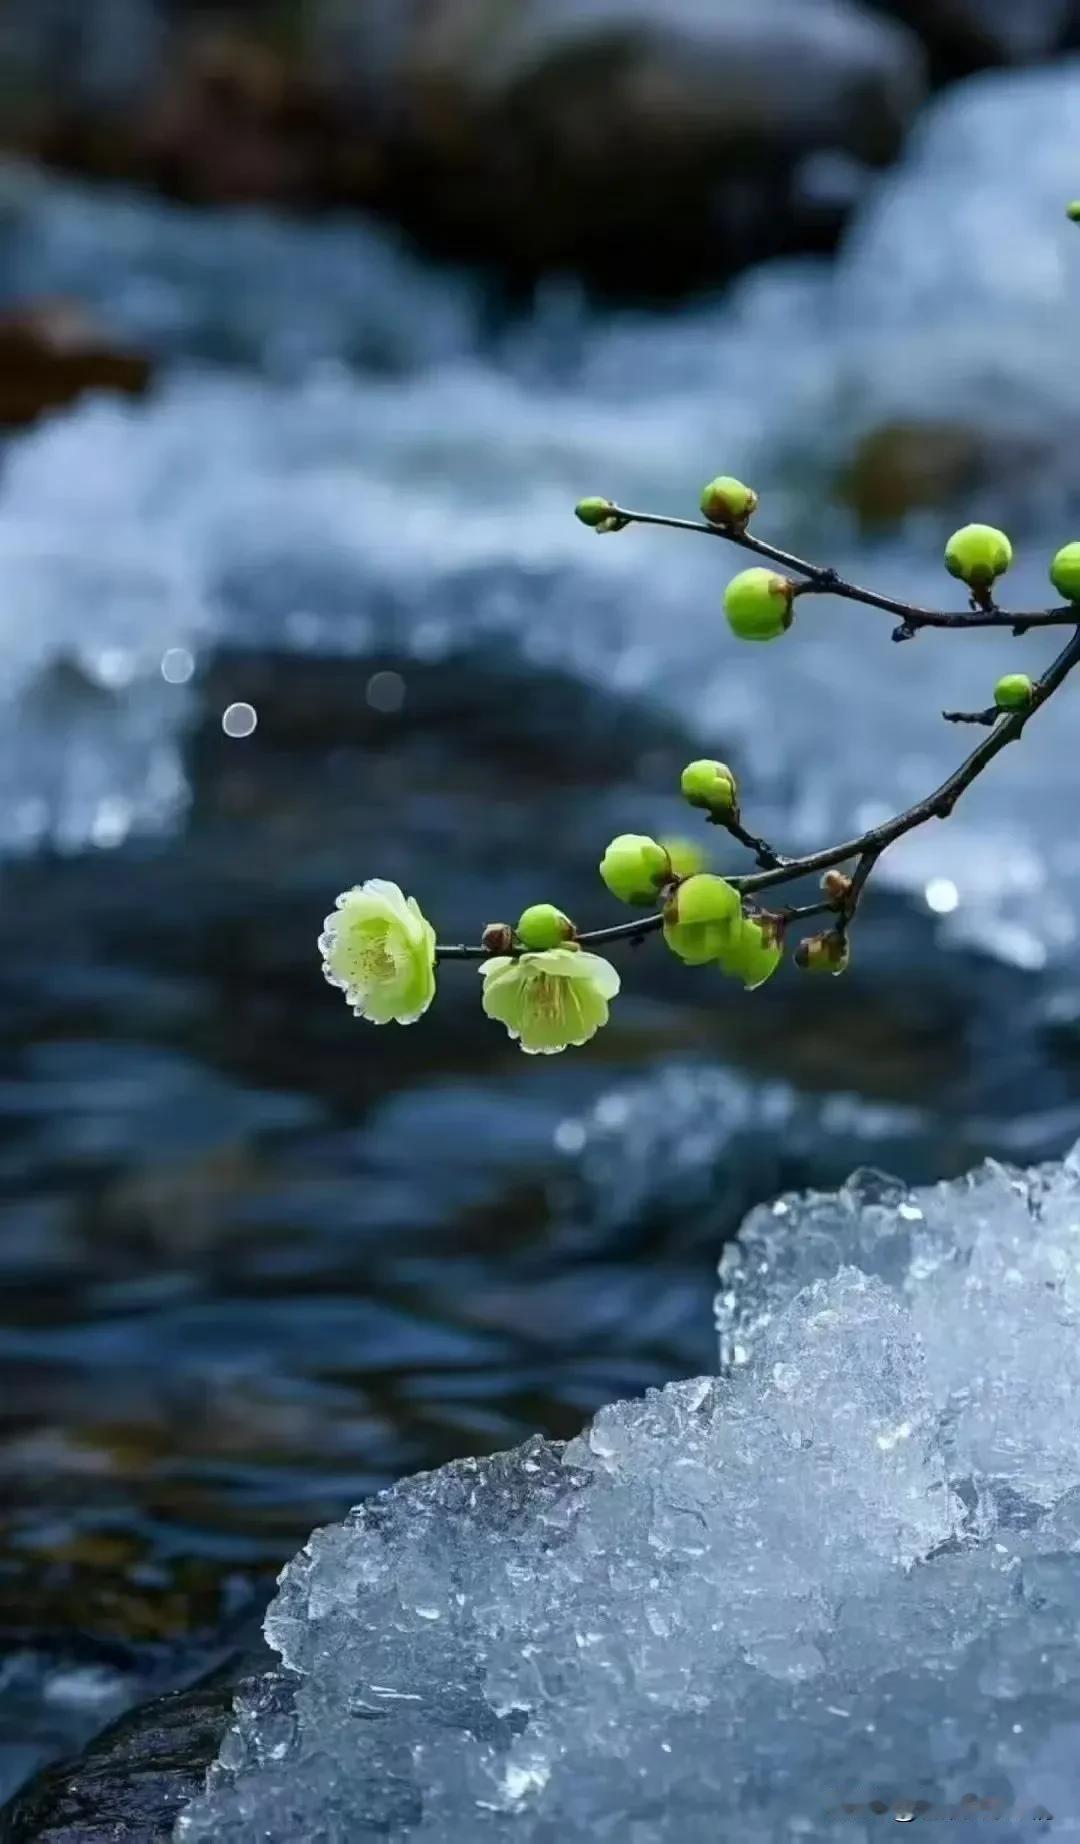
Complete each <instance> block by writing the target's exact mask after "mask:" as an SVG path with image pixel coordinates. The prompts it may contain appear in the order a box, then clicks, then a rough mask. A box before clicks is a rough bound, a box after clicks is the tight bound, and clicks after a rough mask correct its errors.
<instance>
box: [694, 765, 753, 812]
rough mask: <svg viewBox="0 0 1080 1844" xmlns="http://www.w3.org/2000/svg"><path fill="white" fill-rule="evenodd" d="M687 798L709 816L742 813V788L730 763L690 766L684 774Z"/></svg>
mask: <svg viewBox="0 0 1080 1844" xmlns="http://www.w3.org/2000/svg"><path fill="white" fill-rule="evenodd" d="M682 791H683V798H684V799H685V800H688V801H689V802H690V805H691V806H692V807H703V808H704V809H705V812H706V813H716V814H723V813H738V811H739V786H738V783H737V781H736V780H735V777H734V775H733V774H732V772H731V770H730V768H729V767H728V765H727V763H726V762H705V761H702V762H688V763H687V765H686V767H685V768H684V769H683V772H682Z"/></svg>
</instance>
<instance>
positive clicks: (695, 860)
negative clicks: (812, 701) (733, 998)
mask: <svg viewBox="0 0 1080 1844" xmlns="http://www.w3.org/2000/svg"><path fill="white" fill-rule="evenodd" d="M1068 215H1069V217H1070V218H1072V219H1073V220H1074V221H1076V222H1080V201H1077V202H1076V203H1074V204H1072V205H1070V206H1069V207H1068ZM758 503H759V502H758V495H757V493H756V492H755V490H754V489H753V487H749V486H747V485H746V483H745V482H744V481H742V480H739V479H737V478H736V477H735V475H733V474H718V475H717V476H716V477H715V478H714V479H712V480H710V481H709V482H708V484H707V485H706V486H705V487H704V488H703V489H702V492H701V496H700V508H701V513H702V515H703V517H704V519H705V521H706V524H705V526H704V527H702V526H700V525H695V526H693V529H696V530H707V531H710V532H712V533H713V534H715V535H717V536H719V537H723V538H727V539H730V540H731V541H732V542H733V543H734V544H736V545H739V546H740V547H741V548H743V549H744V550H749V551H751V552H753V553H754V554H755V555H756V556H757V557H758V558H759V559H762V558H763V559H765V560H766V562H765V563H762V562H759V563H757V564H755V565H753V566H752V567H751V568H749V569H746V570H742V571H740V572H739V573H738V575H736V576H734V577H733V578H732V579H731V581H730V582H729V583H728V584H727V587H726V589H725V590H724V597H723V603H724V612H725V615H726V617H727V622H728V626H729V627H730V629H731V632H732V634H733V635H734V636H735V637H736V639H738V640H742V641H749V642H754V643H756V644H760V643H761V642H764V641H772V640H778V639H780V637H781V636H782V635H784V634H786V633H788V632H789V631H790V629H791V628H792V626H793V624H794V619H795V602H796V599H797V598H798V597H800V596H803V595H806V594H808V593H822V592H826V591H828V590H833V591H836V592H838V593H840V594H843V595H845V596H847V597H848V598H849V599H850V600H854V601H863V602H866V603H870V604H872V605H875V606H877V607H879V608H884V609H886V610H887V611H889V612H901V613H902V621H901V626H900V627H899V628H898V629H897V630H896V634H895V637H896V638H898V639H906V638H908V637H909V636H910V635H912V634H914V633H915V632H916V630H917V629H918V628H919V627H920V626H957V625H962V624H963V619H964V618H960V617H956V616H951V615H938V614H934V613H931V612H929V611H926V610H923V609H916V608H908V607H907V606H906V605H905V604H898V603H897V602H895V601H894V600H892V599H888V598H884V597H881V596H874V595H871V594H870V593H869V592H867V591H862V590H860V589H858V588H857V587H856V586H855V585H854V584H852V583H845V582H844V581H843V580H842V579H841V578H840V577H839V576H838V574H837V573H836V572H835V571H833V570H823V569H821V568H819V567H817V566H814V565H811V564H805V563H802V562H800V560H799V559H797V558H794V557H792V556H791V555H790V554H789V553H788V552H786V551H782V550H778V549H776V548H775V547H774V546H772V545H769V544H767V543H765V542H764V541H763V540H761V539H759V538H758V537H757V536H756V535H753V534H751V532H750V524H751V521H752V519H753V517H754V515H755V513H756V512H757V510H758ZM576 511H577V517H578V519H579V520H580V521H581V523H582V524H583V525H586V526H587V527H589V529H590V530H592V531H595V532H598V533H600V534H601V535H606V534H610V533H612V532H620V531H623V530H625V529H626V527H627V526H629V525H632V524H634V523H646V524H654V525H673V526H677V527H685V526H687V525H688V524H689V523H690V522H689V521H687V520H684V519H672V518H667V517H664V516H659V515H650V514H645V513H633V512H627V511H625V510H624V509H623V508H622V507H620V506H619V505H617V504H616V502H615V501H614V500H611V499H605V498H599V497H593V498H589V499H583V500H581V501H580V502H579V503H578V506H577V508H576ZM1012 561H1013V547H1012V544H1011V542H1010V540H1009V538H1008V537H1007V536H1006V534H1005V533H1004V532H1003V531H999V530H998V529H997V528H996V527H995V526H993V525H980V524H971V525H964V526H963V527H961V529H960V530H959V531H956V532H954V533H953V535H952V537H951V538H950V539H949V541H948V543H947V545H946V547H945V567H946V569H947V570H948V571H949V573H950V575H952V576H953V577H955V578H956V579H957V580H958V581H960V582H962V583H963V584H965V585H966V587H967V589H968V590H969V592H970V596H971V601H972V604H973V605H974V608H975V609H976V610H977V611H978V610H981V611H984V613H983V614H982V616H981V618H980V619H979V620H978V622H977V623H976V624H977V625H979V626H999V625H1000V626H1009V625H1012V626H1013V627H1014V628H1015V630H1016V631H1017V632H1023V631H1025V630H1026V628H1027V627H1029V626H1032V625H1035V624H1038V625H1044V624H1053V625H1072V624H1073V611H1075V624H1074V625H1075V628H1076V633H1075V636H1074V639H1073V641H1072V642H1071V643H1070V646H1069V647H1067V648H1066V649H1065V651H1064V653H1063V654H1062V655H1060V657H1059V659H1058V660H1057V661H1056V662H1055V663H1054V665H1053V666H1052V667H1051V668H1050V669H1049V671H1048V672H1047V674H1046V675H1045V676H1044V678H1043V679H1042V680H1040V681H1038V682H1035V681H1033V680H1032V679H1030V678H1029V677H1028V676H1027V675H1026V674H1025V673H1007V674H1006V675H1005V676H1004V677H1003V678H1001V679H999V680H998V682H997V685H996V686H995V688H994V702H993V705H992V707H991V708H990V710H988V711H983V712H976V713H952V714H951V715H952V716H953V717H954V718H955V719H956V720H957V721H960V722H974V723H984V724H988V725H991V726H994V725H998V722H999V719H1001V718H1004V719H1007V720H1008V721H1007V722H1004V723H1002V724H1001V725H1000V727H999V735H998V738H997V740H996V741H993V740H992V741H991V743H990V745H989V746H986V745H984V746H983V747H982V748H980V750H977V751H975V752H974V753H973V754H972V756H971V757H969V759H968V762H967V763H965V764H964V765H962V768H961V769H960V770H959V771H958V772H957V774H955V775H954V776H953V777H951V778H950V781H949V782H948V783H946V784H945V785H944V787H943V788H942V789H939V790H938V795H937V796H935V797H931V798H930V799H929V800H927V801H926V802H925V803H923V804H922V806H921V807H920V808H919V809H914V808H913V809H910V810H909V811H908V812H907V813H905V814H901V815H900V816H898V819H897V820H896V821H894V822H892V823H891V825H890V827H889V828H888V829H885V830H883V829H881V828H878V829H877V830H876V831H874V832H870V833H867V834H865V835H864V837H863V839H862V840H860V841H856V842H855V846H854V847H851V846H846V847H843V848H840V850H839V851H837V852H836V853H834V854H820V853H819V854H817V855H816V859H814V858H811V859H805V860H803V861H801V862H800V861H798V860H792V859H780V858H779V857H778V856H777V854H776V853H775V852H773V851H772V849H771V847H768V846H766V845H765V844H764V842H763V841H761V840H758V839H755V838H754V837H753V836H752V835H751V834H749V833H747V832H745V831H744V829H743V826H742V821H741V818H740V803H739V787H738V783H737V781H736V778H735V776H734V774H733V773H732V771H731V769H730V768H729V767H728V766H727V764H726V763H725V762H720V761H716V760H714V759H712V758H705V757H702V758H700V759H698V760H695V761H693V762H690V763H688V764H687V766H686V767H685V768H684V770H683V772H682V777H681V790H682V794H683V797H684V799H685V800H686V802H687V804H688V805H689V806H690V807H692V808H694V809H695V810H696V811H698V812H699V813H703V814H704V815H705V817H706V819H707V820H708V821H709V823H710V824H711V825H714V826H717V827H720V828H722V829H726V830H727V831H728V832H729V833H730V834H732V835H733V836H734V837H735V838H736V839H737V840H739V841H740V842H741V843H742V844H743V845H744V846H748V847H750V848H751V849H752V850H753V851H754V852H755V853H756V856H757V861H758V864H759V865H761V866H763V867H764V868H765V870H766V871H767V873H768V874H767V875H766V876H765V877H761V878H758V879H756V880H755V879H749V878H744V879H728V878H725V877H723V876H721V875H718V874H717V873H714V872H713V871H711V870H709V869H708V868H707V865H706V861H705V859H704V857H703V855H702V854H701V852H700V851H699V849H698V848H697V847H696V846H694V845H692V844H688V843H687V842H686V841H685V840H678V841H673V840H667V841H664V840H659V839H653V838H651V837H649V836H647V835H645V834H642V833H621V834H620V835H619V837H618V838H616V839H612V841H611V843H610V844H609V845H608V847H607V850H606V851H605V852H604V855H603V858H602V859H601V861H600V866H599V869H600V876H601V879H602V881H603V883H604V885H605V886H606V888H607V890H608V891H609V892H610V894H611V895H612V896H613V897H615V898H616V899H617V900H618V901H619V902H621V903H625V904H629V905H630V906H631V907H636V908H642V909H647V910H650V911H652V913H651V914H650V915H649V916H648V917H647V918H645V919H644V920H642V921H641V922H640V923H637V922H635V923H633V924H629V925H626V926H618V927H615V928H609V929H604V930H602V931H600V932H599V933H598V934H593V935H589V934H584V935H583V934H581V933H580V932H579V930H578V928H577V927H576V925H575V923H574V922H573V921H572V920H571V918H570V917H569V916H567V915H566V914H565V913H564V912H563V911H562V910H561V909H557V908H556V907H555V906H554V904H552V903H534V904H532V905H531V906H530V907H529V908H527V909H526V910H524V912H523V913H522V915H521V916H520V917H519V919H518V921H517V924H516V926H512V925H511V924H510V923H506V922H493V923H491V924H489V926H488V927H487V928H486V929H485V930H484V933H483V938H482V945H481V947H480V948H479V949H476V948H469V947H464V946H463V947H460V948H445V949H440V948H438V947H437V945H436V939H435V932H434V930H433V928H432V927H431V924H430V923H429V922H428V920H427V918H426V917H425V916H424V915H423V914H422V913H421V911H420V909H419V908H418V906H417V904H416V902H415V900H414V899H413V898H411V897H406V896H405V895H404V894H403V892H402V891H401V890H400V889H399V888H398V886H397V885H396V884H391V883H386V882H383V881H381V880H379V879H371V880H369V881H368V882H367V883H365V884H362V885H358V886H356V887H355V888H353V889H352V890H347V891H345V892H344V894H343V895H341V896H340V897H339V898H338V899H337V907H336V909H335V910H334V912H333V914H331V915H330V916H328V917H327V918H326V922H325V924H324V928H323V933H322V935H321V936H320V939H319V946H320V949H321V952H322V957H323V971H324V973H325V975H326V978H327V979H328V980H329V981H330V982H331V984H332V985H335V986H338V987H340V988H341V990H342V991H343V992H344V994H345V997H346V999H347V1001H348V1003H349V1004H350V1006H351V1007H352V1009H353V1011H354V1013H355V1014H356V1016H357V1017H360V1018H365V1019H367V1020H369V1021H370V1022H371V1023H373V1024H387V1023H389V1022H390V1021H391V1020H393V1021H396V1022H397V1023H399V1024H412V1023H414V1022H415V1021H416V1020H417V1019H418V1018H420V1017H421V1016H422V1015H423V1014H424V1013H425V1012H426V1011H427V1009H428V1007H429V1006H430V1005H431V1003H432V1001H433V999H434V997H435V985H436V981H435V968H436V964H437V962H438V960H439V958H440V957H442V958H453V959H465V960H469V959H477V960H479V961H480V963H481V964H480V968H479V971H480V976H481V979H482V981H483V992H482V1004H483V1009H484V1011H485V1012H486V1013H487V1015H488V1016H489V1017H490V1018H492V1019H494V1020H496V1021H498V1022H499V1023H501V1024H502V1025H503V1026H504V1027H505V1028H506V1030H507V1031H508V1033H509V1035H510V1036H511V1038H513V1039H514V1040H516V1041H517V1042H518V1043H520V1045H521V1047H522V1049H523V1050H525V1051H527V1052H528V1053H529V1054H533V1055H551V1054H554V1053H555V1052H557V1051H560V1050H564V1049H566V1048H567V1046H568V1045H570V1044H583V1043H587V1042H588V1041H589V1039H590V1038H592V1037H593V1036H595V1034H596V1032H597V1031H598V1030H600V1028H601V1027H602V1026H603V1025H604V1024H606V1023H607V1019H608V1013H609V1007H610V1004H611V1002H612V1000H613V999H614V998H616V997H617V995H618V993H619V989H620V982H619V976H618V974H617V973H616V971H615V969H614V967H612V966H611V964H610V962H608V961H607V960H606V959H604V958H603V957H602V956H601V955H599V954H596V953H594V952H592V947H593V946H595V945H606V943H607V942H609V941H611V940H614V939H629V940H640V939H641V938H643V936H644V935H645V934H648V933H654V932H658V933H660V935H661V936H662V939H663V941H664V942H665V944H666V946H667V947H668V949H669V950H670V952H671V953H672V954H673V955H674V956H675V957H676V958H677V959H678V960H679V961H681V962H682V963H684V964H685V965H687V966H690V967H715V968H716V969H717V970H718V971H719V972H720V973H722V974H725V975H727V976H728V977H729V978H731V979H734V980H737V981H738V982H739V983H740V984H741V985H743V986H744V987H746V988H747V989H750V990H753V989H754V988H756V987H758V986H761V985H763V984H764V983H765V981H766V980H768V979H771V977H772V976H773V974H774V973H775V972H776V970H777V968H778V967H779V966H780V963H781V961H782V960H783V958H784V952H785V936H786V934H787V933H788V930H789V928H790V926H791V924H792V923H793V922H794V921H796V920H805V919H806V918H807V917H809V916H820V915H823V914H830V913H831V915H832V918H833V922H832V926H831V927H830V928H828V929H825V930H823V931H822V932H821V933H819V934H812V935H809V936H807V937H806V938H805V939H803V940H802V941H800V942H799V944H798V946H797V947H796V948H795V951H794V954H793V956H792V959H793V962H794V965H795V966H796V967H797V968H798V969H799V970H800V971H803V972H806V973H812V974H813V973H827V974H831V975H835V974H840V973H843V972H845V970H846V969H847V967H848V965H849V962H850V957H851V948H850V940H849V934H850V925H851V922H852V919H853V917H854V914H855V910H856V907H857V904H858V900H859V896H860V894H861V891H862V888H863V886H864V884H865V881H866V877H867V875H868V871H869V868H870V866H871V865H872V864H873V863H874V862H875V861H876V859H877V857H878V856H879V855H880V853H881V850H882V849H883V846H884V845H885V844H886V843H891V842H892V841H893V840H895V839H896V838H898V837H899V836H900V835H901V833H902V832H905V831H909V830H910V829H911V827H912V826H913V825H915V824H919V823H921V821H922V818H923V817H930V816H931V815H932V814H934V813H937V812H940V811H941V810H942V806H941V800H940V796H942V795H943V794H947V795H948V797H949V806H950V808H951V805H952V804H953V803H954V802H955V799H956V797H957V792H958V791H959V790H962V788H963V787H964V786H966V785H967V784H968V781H969V780H971V779H974V776H975V774H976V773H978V772H981V769H982V767H984V766H985V764H986V762H987V761H988V760H989V758H990V756H991V755H992V754H996V753H997V750H998V749H999V748H1000V747H1001V746H1002V744H1004V743H1005V742H1008V741H1010V740H1012V738H1013V737H1014V736H1015V735H1016V734H1017V733H1018V731H1019V729H1020V728H1022V725H1023V721H1024V719H1025V718H1026V716H1027V714H1028V713H1030V712H1032V711H1034V710H1035V708H1036V706H1037V705H1039V704H1041V703H1042V702H1043V701H1044V699H1045V698H1046V697H1047V696H1049V695H1050V693H1051V692H1052V691H1053V690H1054V689H1056V686H1057V685H1058V684H1059V683H1060V682H1061V680H1062V679H1063V678H1064V677H1065V675H1066V673H1067V672H1069V671H1070V670H1071V669H1072V668H1073V667H1074V666H1075V665H1078V664H1080V541H1077V542H1074V543H1070V544H1066V545H1064V546H1063V547H1062V549H1061V550H1059V551H1058V552H1057V553H1056V555H1055V556H1054V557H1053V559H1052V560H1051V563H1050V580H1051V582H1052V584H1053V586H1054V588H1055V590H1056V591H1057V592H1058V594H1059V595H1061V596H1062V597H1063V598H1064V599H1065V601H1066V603H1068V604H1069V605H1070V607H1069V608H1068V609H1066V610H1050V611H1046V612H1045V613H1042V614H1039V615H1035V616H1026V617H1024V616H1022V617H1009V616H1007V615H1005V614H1003V613H1002V612H1001V611H999V610H997V609H996V608H995V606H994V599H993V598H994V589H995V585H996V584H997V583H998V582H999V580H1000V579H1001V577H1003V576H1004V575H1005V574H1006V572H1007V571H1008V570H1009V568H1010V566H1011V564H1012ZM770 563H771V564H778V565H779V566H781V567H780V568H770V567H767V564H770ZM788 569H793V570H795V572H796V578H795V579H793V578H792V577H790V576H788V575H786V574H785V573H784V572H785V571H786V570H788ZM947 715H949V713H947ZM841 852H843V853H844V854H846V855H850V856H855V855H856V854H858V855H859V862H860V870H859V871H858V872H857V873H856V875H855V877H854V879H853V878H852V877H849V876H848V875H847V874H846V873H845V872H844V871H841V870H837V869H834V870H829V871H827V872H826V874H825V876H824V878H823V880H822V894H823V900H822V901H821V902H818V903H815V904H811V905H808V906H806V907H804V908H802V909H797V910H795V909H786V910H782V911H780V912H779V913H773V912H770V911H768V910H765V909H761V908H757V907H755V906H754V905H753V904H752V903H750V904H748V903H747V901H746V895H745V891H746V888H747V886H748V885H749V886H753V885H754V884H755V883H756V885H757V887H758V888H760V887H762V886H763V885H765V884H769V885H772V884H775V883H777V882H784V883H787V882H790V881H792V880H793V879H794V878H796V877H798V876H800V875H803V874H805V873H808V872H809V871H810V870H812V869H816V868H818V867H819V866H820V864H821V862H822V858H823V857H825V858H826V859H827V858H828V857H829V856H830V855H831V856H836V857H838V856H840V855H841Z"/></svg>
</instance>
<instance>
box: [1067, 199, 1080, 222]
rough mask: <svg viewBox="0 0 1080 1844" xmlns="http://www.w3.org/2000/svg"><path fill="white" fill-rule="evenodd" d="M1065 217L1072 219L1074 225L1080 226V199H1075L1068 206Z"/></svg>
mask: <svg viewBox="0 0 1080 1844" xmlns="http://www.w3.org/2000/svg"><path fill="white" fill-rule="evenodd" d="M1065 216H1066V217H1067V218H1071V219H1072V222H1073V223H1074V224H1080V198H1074V199H1073V200H1071V202H1070V203H1069V204H1068V205H1066V207H1065Z"/></svg>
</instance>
